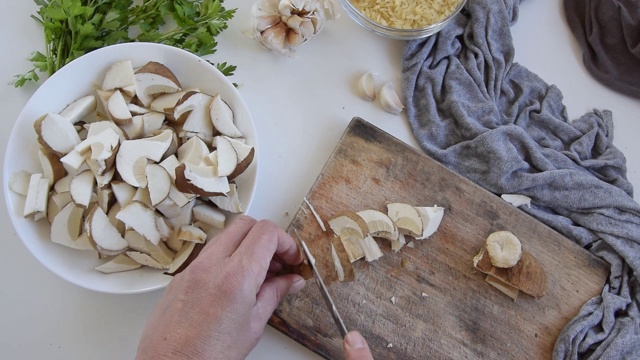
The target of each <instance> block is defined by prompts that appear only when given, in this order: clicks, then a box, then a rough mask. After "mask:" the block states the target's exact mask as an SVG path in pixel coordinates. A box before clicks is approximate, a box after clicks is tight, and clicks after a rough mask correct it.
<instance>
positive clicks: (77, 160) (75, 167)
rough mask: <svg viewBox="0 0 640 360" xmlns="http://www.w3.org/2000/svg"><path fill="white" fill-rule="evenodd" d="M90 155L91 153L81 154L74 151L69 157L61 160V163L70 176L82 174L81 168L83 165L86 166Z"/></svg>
mask: <svg viewBox="0 0 640 360" xmlns="http://www.w3.org/2000/svg"><path fill="white" fill-rule="evenodd" d="M89 155H90V153H89V152H86V153H85V154H81V153H79V152H78V151H76V150H74V149H72V150H71V151H69V153H68V154H67V155H65V156H63V157H61V158H60V162H61V163H62V166H64V168H65V170H66V171H67V172H68V173H69V174H74V175H75V174H76V173H78V172H80V168H81V167H82V165H84V164H86V160H87V158H88V157H89Z"/></svg>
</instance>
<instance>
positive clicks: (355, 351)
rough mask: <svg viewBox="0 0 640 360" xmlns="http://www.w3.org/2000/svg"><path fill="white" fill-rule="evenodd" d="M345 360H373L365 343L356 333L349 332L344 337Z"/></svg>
mask: <svg viewBox="0 0 640 360" xmlns="http://www.w3.org/2000/svg"><path fill="white" fill-rule="evenodd" d="M343 346H344V358H345V360H373V355H371V350H369V345H367V341H366V340H365V339H364V338H363V337H362V335H360V333H359V332H357V331H350V332H349V333H348V334H347V336H345V337H344V343H343Z"/></svg>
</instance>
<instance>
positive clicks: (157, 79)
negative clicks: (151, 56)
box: [134, 61, 182, 108]
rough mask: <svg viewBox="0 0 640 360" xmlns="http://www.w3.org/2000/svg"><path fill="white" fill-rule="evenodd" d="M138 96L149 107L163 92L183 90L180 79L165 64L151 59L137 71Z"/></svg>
mask: <svg viewBox="0 0 640 360" xmlns="http://www.w3.org/2000/svg"><path fill="white" fill-rule="evenodd" d="M134 77H135V86H136V96H137V97H138V100H140V102H141V103H142V105H143V106H144V107H146V108H148V107H149V106H150V105H151V102H152V101H153V99H154V98H155V97H157V96H159V95H161V94H166V93H175V92H179V91H181V90H182V85H180V81H178V78H176V76H175V75H174V74H173V72H172V71H171V70H169V68H168V67H166V66H165V65H163V64H161V63H158V62H155V61H150V62H148V63H147V64H145V65H144V66H143V67H141V68H140V69H138V70H137V71H136V72H135V75H134Z"/></svg>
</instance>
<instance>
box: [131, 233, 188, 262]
mask: <svg viewBox="0 0 640 360" xmlns="http://www.w3.org/2000/svg"><path fill="white" fill-rule="evenodd" d="M124 238H125V240H127V242H128V243H129V248H131V250H135V251H139V252H142V253H145V254H148V255H149V256H151V257H152V258H153V259H154V260H156V261H157V262H158V263H160V264H161V265H163V266H168V265H171V263H172V262H173V258H174V255H175V254H174V253H173V252H172V251H171V250H169V249H168V248H167V246H166V245H165V243H164V242H162V241H161V242H159V243H158V244H157V245H156V244H153V243H152V242H150V241H149V240H147V239H146V238H145V237H144V236H142V235H141V234H139V233H138V232H136V231H135V230H127V231H126V232H125V235H124Z"/></svg>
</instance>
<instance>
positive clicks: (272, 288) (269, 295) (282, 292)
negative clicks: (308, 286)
mask: <svg viewBox="0 0 640 360" xmlns="http://www.w3.org/2000/svg"><path fill="white" fill-rule="evenodd" d="M304 285H305V281H304V278H302V276H300V275H297V274H287V275H278V276H275V277H272V278H269V279H267V280H266V281H265V282H264V283H263V284H262V287H260V291H258V294H257V295H256V305H255V308H254V311H255V314H254V315H255V317H256V319H257V320H258V322H259V323H262V322H264V323H266V322H267V321H268V320H269V317H270V316H271V314H273V312H274V311H275V310H276V308H277V307H278V304H280V301H282V299H284V298H285V296H287V295H289V294H293V293H296V292H298V291H300V290H301V289H302V288H303V287H304Z"/></svg>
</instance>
